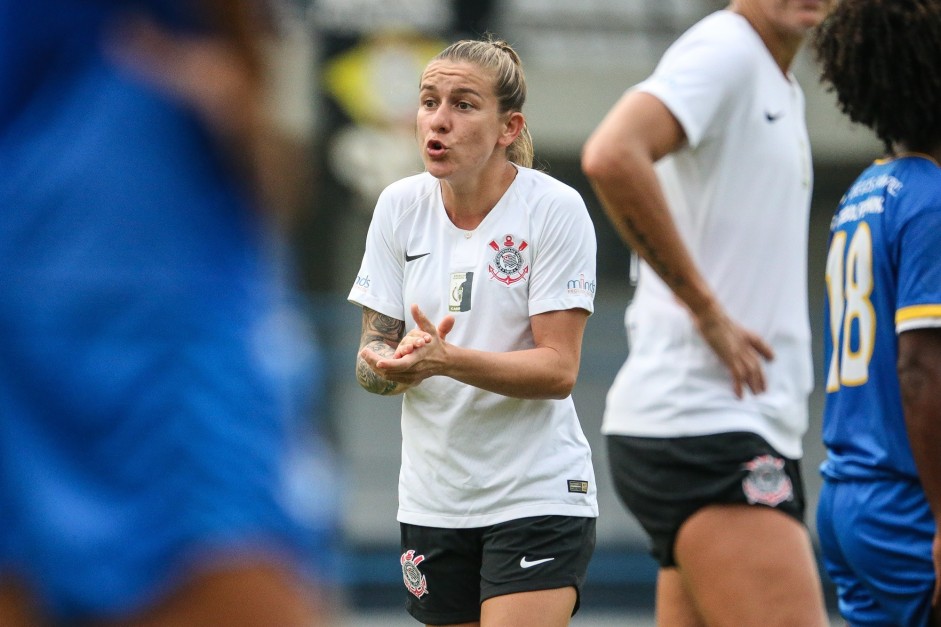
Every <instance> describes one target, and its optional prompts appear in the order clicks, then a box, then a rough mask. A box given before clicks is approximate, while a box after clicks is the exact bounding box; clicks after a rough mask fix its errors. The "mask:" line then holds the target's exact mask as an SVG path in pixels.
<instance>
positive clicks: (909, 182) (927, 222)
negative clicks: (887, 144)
mask: <svg viewBox="0 0 941 627" xmlns="http://www.w3.org/2000/svg"><path fill="white" fill-rule="evenodd" d="M826 288H827V299H826V305H825V309H824V315H825V318H824V320H825V323H824V364H823V366H824V373H823V374H824V382H825V385H826V406H825V410H824V421H823V440H824V443H825V444H826V446H827V450H828V459H827V461H825V462H824V464H823V467H822V471H823V473H824V475H825V476H827V477H829V478H833V479H865V478H878V477H889V476H899V475H902V476H910V477H913V478H914V477H916V476H917V474H916V470H915V462H914V460H913V459H912V453H911V448H910V446H909V442H908V433H907V431H906V427H905V419H904V415H903V412H902V401H901V393H900V390H899V382H898V376H897V373H896V361H897V359H898V341H897V334H899V333H904V332H905V331H907V330H911V329H917V328H925V327H941V167H939V166H938V164H937V163H935V162H934V161H933V160H931V159H929V158H927V157H925V156H920V155H909V156H904V157H901V158H897V159H892V160H885V161H881V160H880V161H876V162H875V163H874V164H872V165H871V166H870V167H869V168H868V169H866V170H865V171H864V172H863V173H862V174H861V175H860V176H859V178H858V179H857V180H856V181H855V182H854V184H853V185H852V186H851V187H850V188H849V191H847V193H846V194H845V195H844V196H843V198H842V200H841V201H840V205H839V207H838V209H837V211H836V214H835V215H834V217H833V221H832V223H831V227H830V245H829V252H828V254H827V266H826Z"/></svg>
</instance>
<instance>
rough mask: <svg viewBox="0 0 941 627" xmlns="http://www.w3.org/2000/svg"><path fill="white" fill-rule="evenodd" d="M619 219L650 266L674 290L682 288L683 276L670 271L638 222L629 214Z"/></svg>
mask: <svg viewBox="0 0 941 627" xmlns="http://www.w3.org/2000/svg"><path fill="white" fill-rule="evenodd" d="M618 218H619V221H620V222H621V226H622V228H624V229H626V230H627V232H628V233H631V234H632V235H633V236H634V238H633V239H634V240H635V243H636V248H637V252H638V253H640V256H641V257H643V258H644V259H646V260H647V263H649V264H650V267H651V268H653V269H654V271H655V272H656V273H657V274H658V275H660V278H662V279H663V282H664V283H666V284H667V285H668V286H670V288H672V289H673V290H674V291H675V290H677V289H680V288H682V287H683V285H684V284H685V281H684V280H683V277H681V276H679V275H678V274H674V273H673V272H671V271H670V268H669V267H668V265H667V264H666V262H664V260H663V258H662V257H661V255H660V254H659V252H658V251H657V250H656V249H655V248H654V247H653V246H651V245H650V242H649V241H647V238H646V237H644V234H643V231H642V230H641V229H639V228H637V224H636V223H635V222H634V220H633V219H631V218H630V217H629V216H621V215H619V216H618Z"/></svg>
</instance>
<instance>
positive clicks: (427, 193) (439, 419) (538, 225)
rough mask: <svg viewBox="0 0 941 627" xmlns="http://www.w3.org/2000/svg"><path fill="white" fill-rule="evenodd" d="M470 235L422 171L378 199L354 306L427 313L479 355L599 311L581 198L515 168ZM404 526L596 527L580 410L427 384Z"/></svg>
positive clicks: (412, 397)
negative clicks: (587, 523) (575, 315)
mask: <svg viewBox="0 0 941 627" xmlns="http://www.w3.org/2000/svg"><path fill="white" fill-rule="evenodd" d="M517 170H518V174H517V176H516V179H515V180H514V181H513V183H512V184H511V185H510V187H509V189H508V190H507V191H506V193H505V194H504V195H503V198H501V199H500V202H498V203H497V205H496V206H495V207H494V208H493V209H492V210H491V211H490V213H489V214H488V215H487V216H486V218H484V220H483V221H482V222H481V223H480V225H479V226H478V227H477V228H476V229H474V230H473V231H465V230H462V229H460V228H458V227H456V226H455V225H454V224H453V223H452V222H451V221H450V219H449V218H448V216H447V214H446V213H445V209H444V204H443V202H442V200H441V190H440V183H439V182H438V180H437V179H435V178H434V177H432V176H431V175H430V174H427V173H423V174H419V175H417V176H413V177H409V178H406V179H403V180H401V181H398V182H396V183H393V184H392V185H390V186H389V187H388V188H386V190H385V191H384V192H383V193H382V195H381V196H380V198H379V201H378V203H377V205H376V210H375V213H374V215H373V218H372V223H371V224H370V227H369V233H368V235H367V238H366V253H365V255H364V258H363V264H362V266H361V268H360V271H359V275H358V276H357V278H356V283H355V285H354V286H353V289H352V290H351V291H350V295H349V300H350V301H351V302H353V303H355V304H358V305H360V306H365V307H369V308H371V309H374V310H376V311H378V312H380V313H382V314H385V315H388V316H392V317H393V318H396V319H399V320H405V321H406V328H407V329H408V328H412V327H413V326H414V321H413V320H412V318H411V314H410V313H409V308H410V306H411V305H412V304H413V303H417V304H418V306H419V307H421V309H422V310H423V311H424V312H425V314H426V315H427V316H428V318H429V319H430V320H431V321H432V322H434V323H436V324H437V323H438V322H440V320H441V319H442V318H443V317H444V316H446V315H448V314H451V315H453V316H454V317H455V323H454V329H453V330H452V331H451V333H450V334H449V335H448V338H447V339H448V342H451V343H453V344H456V345H458V346H464V347H468V348H474V349H478V350H483V351H494V352H507V351H515V350H522V349H527V348H533V347H534V343H533V336H532V329H531V327H530V320H529V319H530V316H534V315H536V314H539V313H544V312H548V311H558V310H565V309H573V308H581V309H585V310H587V311H589V312H591V311H593V306H594V305H593V302H594V295H595V281H596V279H595V255H596V244H595V233H594V227H593V225H592V222H591V219H590V218H589V216H588V210H587V208H586V207H585V203H584V201H583V200H582V198H581V197H580V196H579V194H578V193H577V192H576V191H575V190H574V189H572V188H570V187H568V186H567V185H564V184H563V183H561V182H559V181H557V180H555V179H553V178H551V177H550V176H548V175H546V174H544V173H541V172H537V171H535V170H531V169H528V168H524V167H519V166H517ZM402 436H403V437H402V467H401V471H400V474H399V511H398V519H399V520H400V521H401V522H406V523H411V524H417V525H425V526H431V527H451V528H454V527H480V526H486V525H491V524H496V523H500V522H505V521H507V520H514V519H518V518H523V517H527V516H540V515H565V516H587V517H594V516H597V515H598V505H597V500H596V486H595V477H594V473H593V470H592V463H591V450H590V447H589V445H588V441H587V440H586V439H585V436H584V434H583V432H582V430H581V426H580V424H579V421H578V417H577V416H576V414H575V406H574V404H573V402H572V398H571V397H568V398H566V399H564V400H524V399H517V398H510V397H507V396H502V395H500V394H494V393H492V392H487V391H484V390H481V389H479V388H476V387H472V386H469V385H466V384H464V383H461V382H459V381H455V380H454V379H451V378H449V377H443V376H439V377H431V378H429V379H426V380H425V381H423V382H422V383H421V384H420V385H418V386H416V387H414V388H411V389H409V390H407V391H406V392H405V394H404V398H403V401H402Z"/></svg>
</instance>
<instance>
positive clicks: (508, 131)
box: [500, 111, 526, 147]
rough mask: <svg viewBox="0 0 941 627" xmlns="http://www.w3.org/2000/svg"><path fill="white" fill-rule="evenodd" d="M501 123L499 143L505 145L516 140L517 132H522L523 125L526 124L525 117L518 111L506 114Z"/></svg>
mask: <svg viewBox="0 0 941 627" xmlns="http://www.w3.org/2000/svg"><path fill="white" fill-rule="evenodd" d="M503 125H504V126H503V134H502V135H500V145H501V146H504V147H506V146H509V145H510V144H512V143H513V142H514V141H516V138H517V137H519V134H520V133H522V132H523V127H524V126H525V125H526V117H525V116H524V115H523V114H522V112H520V111H512V112H510V114H509V115H507V118H506V121H505V122H504V123H503Z"/></svg>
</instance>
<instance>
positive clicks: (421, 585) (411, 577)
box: [399, 549, 428, 599]
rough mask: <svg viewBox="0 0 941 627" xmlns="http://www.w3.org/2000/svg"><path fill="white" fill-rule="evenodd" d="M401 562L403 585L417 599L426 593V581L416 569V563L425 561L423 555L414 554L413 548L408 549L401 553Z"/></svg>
mask: <svg viewBox="0 0 941 627" xmlns="http://www.w3.org/2000/svg"><path fill="white" fill-rule="evenodd" d="M399 561H400V562H401V563H402V579H403V580H404V581H405V587H406V588H408V591H409V592H411V593H412V594H414V595H415V596H416V597H418V598H419V599H420V598H422V596H424V595H426V594H428V582H426V581H425V576H424V575H423V574H422V573H421V571H420V570H418V565H419V564H421V563H422V562H424V561H425V556H424V555H419V556H417V557H416V556H415V550H414V549H409V550H408V551H406V552H405V553H402V557H401V559H400V560H399Z"/></svg>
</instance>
